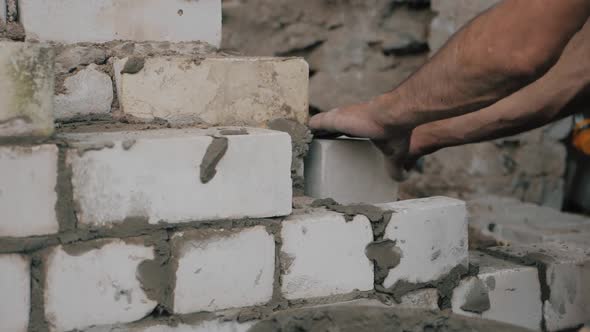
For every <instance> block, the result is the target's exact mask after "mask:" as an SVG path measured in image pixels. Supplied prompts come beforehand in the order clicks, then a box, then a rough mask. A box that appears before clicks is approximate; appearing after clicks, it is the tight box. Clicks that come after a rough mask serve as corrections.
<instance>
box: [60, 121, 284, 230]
mask: <svg viewBox="0 0 590 332" xmlns="http://www.w3.org/2000/svg"><path fill="white" fill-rule="evenodd" d="M212 136H215V137H212ZM61 137H62V138H64V139H66V140H68V141H70V145H71V146H72V148H71V149H70V150H69V151H68V153H67V164H68V166H71V167H72V184H73V188H74V201H75V202H76V203H77V204H78V205H77V206H78V207H79V209H78V211H77V212H78V220H79V222H81V223H82V224H86V225H93V226H105V225H107V226H108V225H112V224H116V223H121V222H123V221H124V220H125V218H129V217H134V218H142V219H145V220H146V221H147V222H149V223H150V224H156V223H158V222H169V223H177V222H187V221H195V220H212V219H226V218H246V217H253V218H264V217H274V216H283V215H288V214H289V213H291V196H292V194H291V193H292V189H291V174H290V167H291V142H290V137H289V135H288V134H286V133H282V132H276V131H271V130H266V129H256V128H246V129H245V128H240V129H235V128H234V129H232V128H225V129H224V128H210V129H196V128H186V129H160V130H145V131H125V132H102V133H85V134H64V135H62V136H61Z"/></svg>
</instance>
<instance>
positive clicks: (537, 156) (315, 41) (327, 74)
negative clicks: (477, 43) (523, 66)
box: [222, 0, 571, 208]
mask: <svg viewBox="0 0 590 332" xmlns="http://www.w3.org/2000/svg"><path fill="white" fill-rule="evenodd" d="M497 2H498V1H497V0H465V1H452V0H434V1H432V3H431V5H430V4H429V1H411V0H407V1H403V0H402V1H394V0H370V1H353V0H350V1H344V0H340V1H339V0H322V1H315V0H314V1H311V0H310V1H287V0H251V1H245V0H226V1H224V6H223V12H224V15H223V18H224V31H223V41H222V46H223V47H225V48H230V49H236V50H240V51H242V52H245V53H246V54H256V55H301V56H304V57H305V58H306V59H307V60H308V62H309V64H310V106H311V107H312V110H314V109H317V110H322V111H326V110H329V109H331V108H333V107H336V106H339V105H344V104H349V103H354V102H359V101H363V100H366V99H368V98H370V97H372V96H374V95H377V94H379V93H382V92H386V91H388V90H391V89H392V88H393V87H395V86H396V85H398V84H399V83H400V82H401V81H402V80H403V79H404V78H405V77H407V76H408V75H409V74H411V73H412V72H414V71H415V70H416V69H417V68H418V67H419V66H420V65H421V64H422V63H423V62H424V61H425V60H426V59H427V55H428V54H429V53H432V52H434V51H435V50H437V49H438V48H440V47H441V46H442V45H443V44H444V43H445V42H446V40H447V39H448V38H449V37H450V36H451V35H452V34H453V33H454V32H456V31H457V30H458V29H459V28H460V27H461V26H462V25H463V24H465V23H466V22H468V21H469V20H471V19H472V18H473V17H474V16H476V15H477V14H478V13H480V12H481V11H483V10H485V9H487V8H489V7H490V6H492V5H494V4H495V3H497ZM431 7H432V8H431ZM429 49H430V50H429ZM570 128H571V121H570V120H565V121H562V122H560V123H559V124H558V125H553V126H549V127H547V128H545V129H540V130H536V131H533V132H531V133H527V134H524V135H519V136H518V137H513V138H509V139H503V140H497V141H494V142H488V143H482V144H476V145H470V146H465V147H457V148H451V149H446V150H443V151H440V152H438V153H435V154H434V155H432V156H429V157H427V158H426V159H425V162H424V167H423V171H422V174H414V175H413V176H412V177H411V178H410V180H409V181H406V182H404V183H402V184H400V197H402V198H411V197H428V196H432V195H439V194H444V195H451V196H456V197H464V198H468V197H472V196H477V195H479V194H486V193H493V194H500V195H507V196H512V197H516V198H519V199H522V200H525V201H528V202H534V203H540V204H544V205H549V206H552V207H557V208H559V207H561V204H562V200H563V186H564V184H563V180H562V178H563V175H564V172H565V155H566V151H565V148H564V146H563V144H561V143H560V142H559V140H561V139H564V138H565V137H566V136H567V134H568V132H569V130H570Z"/></svg>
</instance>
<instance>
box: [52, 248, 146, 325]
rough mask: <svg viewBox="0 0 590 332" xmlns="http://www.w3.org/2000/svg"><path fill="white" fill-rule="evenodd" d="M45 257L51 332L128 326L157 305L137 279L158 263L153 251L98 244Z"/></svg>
mask: <svg viewBox="0 0 590 332" xmlns="http://www.w3.org/2000/svg"><path fill="white" fill-rule="evenodd" d="M80 246H82V247H80ZM84 246H87V247H84ZM44 255H45V257H44V264H45V267H46V271H47V272H46V277H45V294H44V301H45V318H46V320H47V322H48V324H49V326H50V330H51V331H69V330H73V329H84V328H87V327H90V326H93V325H101V324H105V325H106V324H116V323H128V322H132V321H136V320H139V319H141V318H143V317H145V316H146V315H148V314H149V313H150V312H152V311H153V310H154V308H155V307H156V305H157V302H155V301H152V300H150V299H149V298H148V297H147V296H146V294H145V293H144V291H143V290H142V288H141V284H140V282H139V281H138V279H137V268H138V266H139V264H141V263H142V262H143V261H144V260H151V259H153V258H154V250H153V247H145V246H143V245H138V244H128V243H125V242H123V241H122V240H98V241H95V242H93V243H92V244H88V243H86V244H81V245H71V246H68V247H67V248H66V249H64V247H62V246H57V247H54V248H51V249H48V250H47V252H46V253H45V254H44Z"/></svg>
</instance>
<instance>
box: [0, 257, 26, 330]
mask: <svg viewBox="0 0 590 332" xmlns="http://www.w3.org/2000/svg"><path fill="white" fill-rule="evenodd" d="M30 284H31V274H30V261H29V259H28V258H27V257H24V256H21V255H15V254H9V255H0V331H7V332H8V331H10V332H26V331H27V327H28V325H29V311H30V293H31V290H30Z"/></svg>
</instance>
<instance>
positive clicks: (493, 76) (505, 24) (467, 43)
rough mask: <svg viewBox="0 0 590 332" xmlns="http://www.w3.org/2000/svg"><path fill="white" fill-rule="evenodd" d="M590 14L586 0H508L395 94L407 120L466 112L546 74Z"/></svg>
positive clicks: (466, 30)
mask: <svg viewBox="0 0 590 332" xmlns="http://www.w3.org/2000/svg"><path fill="white" fill-rule="evenodd" d="M589 15H590V1H587V0H567V1H559V0H549V1H539V0H506V1H503V2H501V3H500V4H498V5H497V6H495V7H493V8H491V9H490V10H488V11H487V12H485V13H483V14H482V15H480V16H479V17H477V18H476V19H475V20H473V21H472V22H471V23H470V24H468V25H467V26H466V27H464V28H463V29H462V30H461V31H459V32H458V33H457V34H456V35H455V36H454V37H453V38H452V39H451V40H450V41H449V42H448V43H447V44H446V45H445V46H444V47H443V49H441V51H440V52H438V53H437V54H436V55H435V56H434V57H433V58H432V60H431V61H429V62H428V63H427V64H426V65H424V66H423V67H422V68H421V69H420V70H419V71H418V72H416V73H415V74H414V75H413V76H411V77H410V78H409V79H408V80H407V81H406V82H404V83H403V84H402V85H400V87H399V88H398V89H396V90H394V91H393V92H392V93H391V99H392V101H393V102H392V106H393V112H394V113H396V114H395V117H399V118H400V119H401V120H402V121H404V120H405V121H407V122H410V123H415V124H422V123H425V122H429V121H434V120H440V119H445V118H448V117H452V116H457V115H462V114H465V113H468V112H471V111H474V110H477V109H480V108H482V107H485V106H487V105H490V104H492V103H494V102H495V101H497V100H499V99H501V98H503V97H505V96H507V95H509V94H511V93H512V92H514V91H516V90H518V89H520V88H521V87H523V86H524V85H526V84H528V83H530V82H531V81H533V80H535V79H537V78H538V77H540V76H541V75H543V74H544V73H545V72H546V71H547V70H548V69H549V68H550V67H551V66H552V65H553V64H554V63H555V61H557V59H558V58H559V56H560V54H561V52H562V50H563V48H564V47H565V45H566V44H567V43H568V41H569V40H570V39H571V37H572V36H573V35H574V34H575V33H576V32H577V31H578V30H579V29H580V28H581V27H582V26H583V25H584V22H585V21H586V19H587V18H588V16H589Z"/></svg>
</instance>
